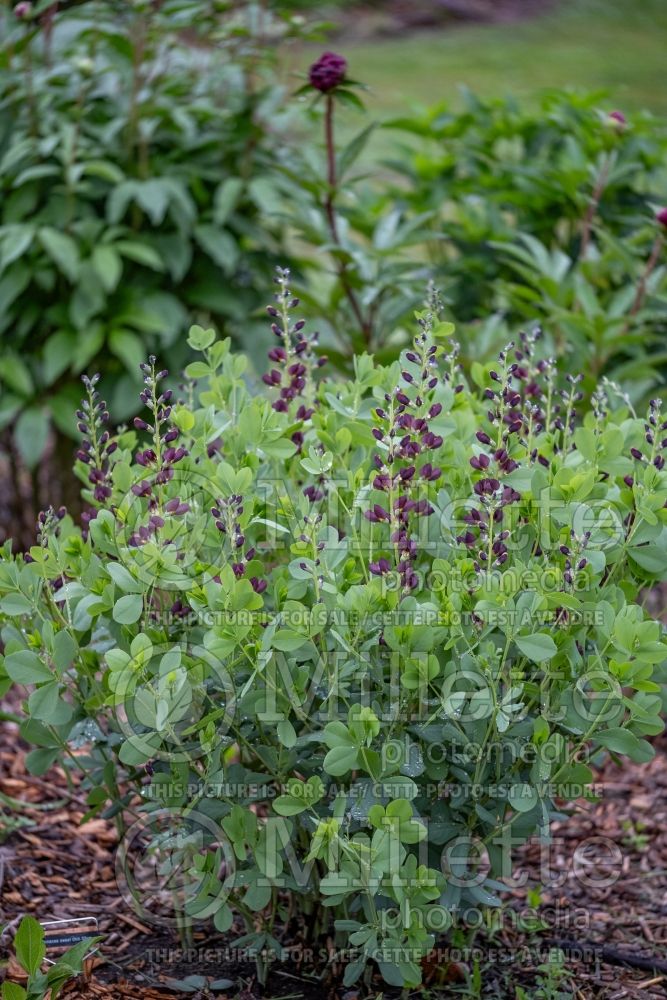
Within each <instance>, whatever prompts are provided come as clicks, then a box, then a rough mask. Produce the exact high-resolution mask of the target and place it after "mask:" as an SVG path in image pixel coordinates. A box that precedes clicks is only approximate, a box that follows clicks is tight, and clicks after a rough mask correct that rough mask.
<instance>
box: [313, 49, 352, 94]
mask: <svg viewBox="0 0 667 1000" xmlns="http://www.w3.org/2000/svg"><path fill="white" fill-rule="evenodd" d="M346 70H347V61H346V60H345V59H343V57H342V56H339V55H337V54H336V53H335V52H325V53H323V55H321V56H320V58H319V59H318V60H317V62H314V63H313V65H312V66H311V67H310V72H309V74H308V79H309V80H310V83H311V86H313V87H314V88H315V90H319V91H321V92H322V93H323V94H328V93H329V91H331V90H335V88H336V87H337V86H338V85H339V84H341V83H342V82H343V80H344V79H345V71H346Z"/></svg>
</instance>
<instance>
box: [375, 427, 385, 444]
mask: <svg viewBox="0 0 667 1000" xmlns="http://www.w3.org/2000/svg"><path fill="white" fill-rule="evenodd" d="M373 437H374V438H375V440H376V441H382V439H383V437H384V434H383V433H382V431H381V430H380V428H379V427H374V428H373Z"/></svg>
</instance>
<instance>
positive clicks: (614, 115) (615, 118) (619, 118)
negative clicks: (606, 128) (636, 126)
mask: <svg viewBox="0 0 667 1000" xmlns="http://www.w3.org/2000/svg"><path fill="white" fill-rule="evenodd" d="M607 117H608V119H609V120H610V122H613V123H614V124H615V125H627V123H628V119H627V118H626V117H625V115H624V114H623V112H622V111H610V112H609V114H608V115H607Z"/></svg>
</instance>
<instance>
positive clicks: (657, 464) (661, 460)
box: [653, 455, 665, 469]
mask: <svg viewBox="0 0 667 1000" xmlns="http://www.w3.org/2000/svg"><path fill="white" fill-rule="evenodd" d="M653 464H654V465H655V467H656V469H662V468H663V467H664V464H665V459H664V458H663V456H662V455H656V457H655V458H654V459H653Z"/></svg>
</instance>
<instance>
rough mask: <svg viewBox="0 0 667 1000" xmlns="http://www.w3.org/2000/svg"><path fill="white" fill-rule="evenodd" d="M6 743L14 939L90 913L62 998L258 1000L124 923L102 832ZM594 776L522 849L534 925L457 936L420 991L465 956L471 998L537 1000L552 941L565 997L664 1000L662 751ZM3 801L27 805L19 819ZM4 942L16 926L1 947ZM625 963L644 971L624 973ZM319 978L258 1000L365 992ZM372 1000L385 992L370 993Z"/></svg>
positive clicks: (225, 971)
mask: <svg viewBox="0 0 667 1000" xmlns="http://www.w3.org/2000/svg"><path fill="white" fill-rule="evenodd" d="M16 746H17V736H16V731H15V727H14V726H13V725H12V724H7V725H6V726H5V736H4V738H3V739H2V740H1V741H0V901H1V902H0V921H1V922H2V924H5V925H6V924H8V923H10V924H12V922H13V924H12V926H14V927H15V926H16V923H17V922H18V920H19V919H20V917H21V915H22V914H24V913H31V914H33V915H34V916H35V917H36V918H37V919H39V920H52V919H60V918H71V917H77V918H80V917H85V916H95V917H96V918H97V919H98V921H99V927H100V933H101V934H103V935H104V941H103V942H102V944H101V950H100V953H99V954H98V955H96V956H94V957H93V958H92V959H91V960H90V961H89V963H88V968H87V976H86V977H80V978H79V979H78V980H76V981H75V982H72V983H71V984H69V985H68V986H67V987H66V988H65V990H64V991H63V993H62V996H63V997H64V998H67V1000H83V998H99V1000H116V998H118V1000H124V998H135V997H136V998H143V1000H158V998H160V1000H164V998H169V997H185V996H190V997H195V1000H210V998H213V997H230V998H231V997H239V998H240V1000H253V998H254V997H258V996H260V991H259V989H258V988H257V985H256V982H255V981H254V965H253V964H252V963H250V962H244V961H238V960H237V959H236V958H235V957H234V952H233V938H230V937H227V938H226V939H225V938H223V937H222V936H220V935H217V934H215V933H212V934H211V933H209V932H208V931H207V930H203V931H199V930H197V931H196V932H195V938H194V941H193V944H192V951H191V955H190V956H188V954H187V953H184V952H183V951H182V950H181V948H180V945H179V943H178V941H177V940H175V938H174V937H173V936H172V935H171V933H170V932H169V931H168V930H167V931H165V930H164V929H159V928H158V929H156V927H155V926H148V925H147V923H146V922H145V921H144V920H143V919H142V918H141V916H139V915H137V913H136V912H134V911H133V909H132V907H131V905H130V904H129V903H128V902H126V900H125V899H124V898H123V896H122V895H121V894H120V893H119V891H118V887H117V883H116V878H115V869H114V856H115V855H114V852H115V847H116V844H117V834H116V829H115V827H114V825H113V823H112V822H109V821H106V820H104V819H99V818H96V819H93V820H90V821H88V822H86V823H83V824H82V823H81V819H82V817H83V816H84V814H85V812H86V807H85V803H84V800H83V796H82V795H79V793H78V792H77V790H76V788H74V789H73V790H70V789H68V787H67V784H66V781H65V778H64V774H63V772H62V771H61V770H60V769H59V768H54V769H53V770H52V771H51V772H50V773H49V774H48V775H47V776H46V777H44V778H39V779H38V778H34V777H31V776H30V775H27V774H26V773H25V770H24V766H23V754H22V752H17V750H16ZM597 779H598V782H599V785H600V788H601V791H602V794H601V795H600V798H599V800H598V801H595V802H587V801H583V800H582V801H580V802H577V803H576V805H575V807H574V809H573V810H572V813H571V815H570V816H569V817H564V818H563V819H562V820H558V821H555V822H554V823H553V824H552V835H553V843H552V845H551V847H550V849H549V852H548V856H547V857H546V858H545V856H544V855H545V849H544V848H541V847H540V845H539V844H538V843H530V844H529V845H527V846H526V847H525V848H524V849H522V850H521V851H519V852H517V868H516V873H515V876H516V878H517V879H518V881H519V883H520V884H519V885H517V886H515V887H513V888H511V889H510V890H509V892H508V897H507V899H508V904H509V910H510V911H511V912H510V914H509V916H510V917H511V916H517V915H521V914H523V915H524V916H525V913H526V907H527V906H533V907H537V909H538V912H539V915H540V917H541V918H542V921H543V927H542V929H540V930H538V931H532V932H531V931H530V930H528V931H526V930H525V929H522V928H521V927H518V926H516V924H517V921H516V920H512V919H507V918H506V919H504V920H503V921H502V923H501V924H500V926H499V928H498V929H496V930H495V931H491V930H489V929H485V930H483V931H480V932H479V933H477V935H476V936H475V938H474V941H472V950H470V944H471V941H470V938H468V939H467V941H466V944H465V946H461V941H462V940H463V938H462V937H461V936H460V935H459V936H458V937H456V936H455V937H454V938H453V939H452V940H453V941H454V944H456V945H458V947H454V945H451V946H450V945H447V944H443V945H442V946H441V948H440V950H439V951H438V953H437V954H436V955H434V956H433V957H432V958H431V959H430V960H429V961H427V962H426V963H425V967H426V983H427V989H428V990H429V991H430V995H433V994H434V993H437V994H438V995H439V996H444V997H446V996H452V997H454V996H459V997H460V996H465V995H466V992H465V977H466V972H467V973H471V972H472V971H473V966H474V962H475V960H476V961H477V962H478V963H479V967H480V969H481V972H482V976H483V982H484V992H483V993H482V994H481V995H482V996H484V997H488V998H498V1000H510V998H511V1000H514V998H515V996H516V992H515V988H516V986H517V985H521V986H523V987H524V988H525V989H526V991H527V996H529V997H532V996H533V995H539V994H533V992H532V990H534V988H535V983H536V981H537V977H538V975H539V971H538V967H539V965H540V964H541V963H544V962H545V961H548V960H549V947H550V946H552V945H559V946H562V947H564V949H565V952H566V959H565V967H566V968H567V969H568V970H569V971H570V972H571V974H572V981H571V984H570V986H568V987H567V989H566V988H565V987H562V988H563V989H565V993H564V994H562V995H565V996H572V997H574V998H575V1000H623V998H628V1000H649V998H657V997H663V998H664V997H665V996H666V995H667V739H666V738H665V737H661V738H660V739H658V740H657V741H656V756H655V758H654V759H653V760H652V761H650V762H649V763H647V764H644V765H636V764H630V763H624V764H623V765H622V766H619V765H617V764H615V763H614V762H613V761H611V760H608V759H607V760H606V761H604V762H603V763H602V766H601V767H600V768H599V769H598V771H597ZM14 800H19V801H20V802H21V803H22V806H21V808H20V809H17V808H16V807H15V805H14ZM540 887H542V888H541V889H540ZM290 933H291V934H292V940H293V932H290ZM10 939H11V930H10V932H9V933H8V934H6V935H5V940H4V941H3V942H2V944H3V946H5V945H7V944H8V943H9V941H10ZM290 943H291V941H290ZM7 955H9V964H8V966H7V967H6V970H5V971H6V974H7V977H8V978H11V979H16V980H17V981H20V977H19V975H18V970H17V967H16V965H15V962H14V960H13V958H12V957H11V948H10V947H9V948H7V947H5V948H3V956H4V957H5V959H6V957H7ZM192 956H194V959H195V961H194V962H193V961H192ZM624 956H625V957H629V959H630V960H631V961H632V962H633V964H634V965H635V966H636V965H637V963H639V965H640V967H639V968H636V967H634V968H626V967H624V965H623V964H622V962H623V958H624ZM325 965H326V963H325ZM642 966H643V967H642ZM322 971H323V969H322V966H321V965H320V967H319V968H314V967H312V966H311V967H308V964H307V963H305V962H303V963H301V964H299V963H298V962H296V961H292V962H291V963H289V964H284V965H276V966H274V969H273V971H272V974H271V978H270V982H269V986H268V988H267V990H266V991H265V993H266V994H267V995H269V996H272V997H280V998H288V997H289V998H297V997H306V998H310V997H313V998H315V996H317V997H318V998H320V1000H321V998H322V997H323V995H324V996H331V997H336V996H340V997H341V998H342V1000H355V998H356V997H357V996H360V997H361V996H362V995H363V994H362V993H360V994H357V993H356V992H355V991H345V990H343V989H342V988H341V989H340V990H339V989H337V987H336V986H335V984H334V982H333V979H332V977H331V976H329V977H328V978H327V977H326V976H325V977H324V978H323V979H319V978H316V977H317V976H319V975H320V974H321V972H322ZM329 971H330V970H329ZM188 976H200V977H201V976H204V977H206V979H207V980H208V982H209V983H213V982H215V981H219V980H220V979H227V980H229V981H230V982H229V985H228V986H224V987H222V986H217V985H216V987H215V988H212V989H211V990H208V989H207V988H204V987H203V986H202V988H201V989H199V990H198V992H189V993H188V992H182V991H181V990H175V989H174V988H173V987H171V985H170V982H169V981H170V980H179V981H182V980H183V979H184V978H186V977H188ZM193 982H195V981H194V980H193ZM374 985H375V984H374ZM373 992H374V993H381V992H383V988H382V986H381V984H380V983H379V981H378V983H377V989H374V990H373ZM384 992H385V994H386V995H390V994H392V993H393V991H386V990H385V991H384ZM468 995H471V994H468ZM556 995H557V994H556Z"/></svg>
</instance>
